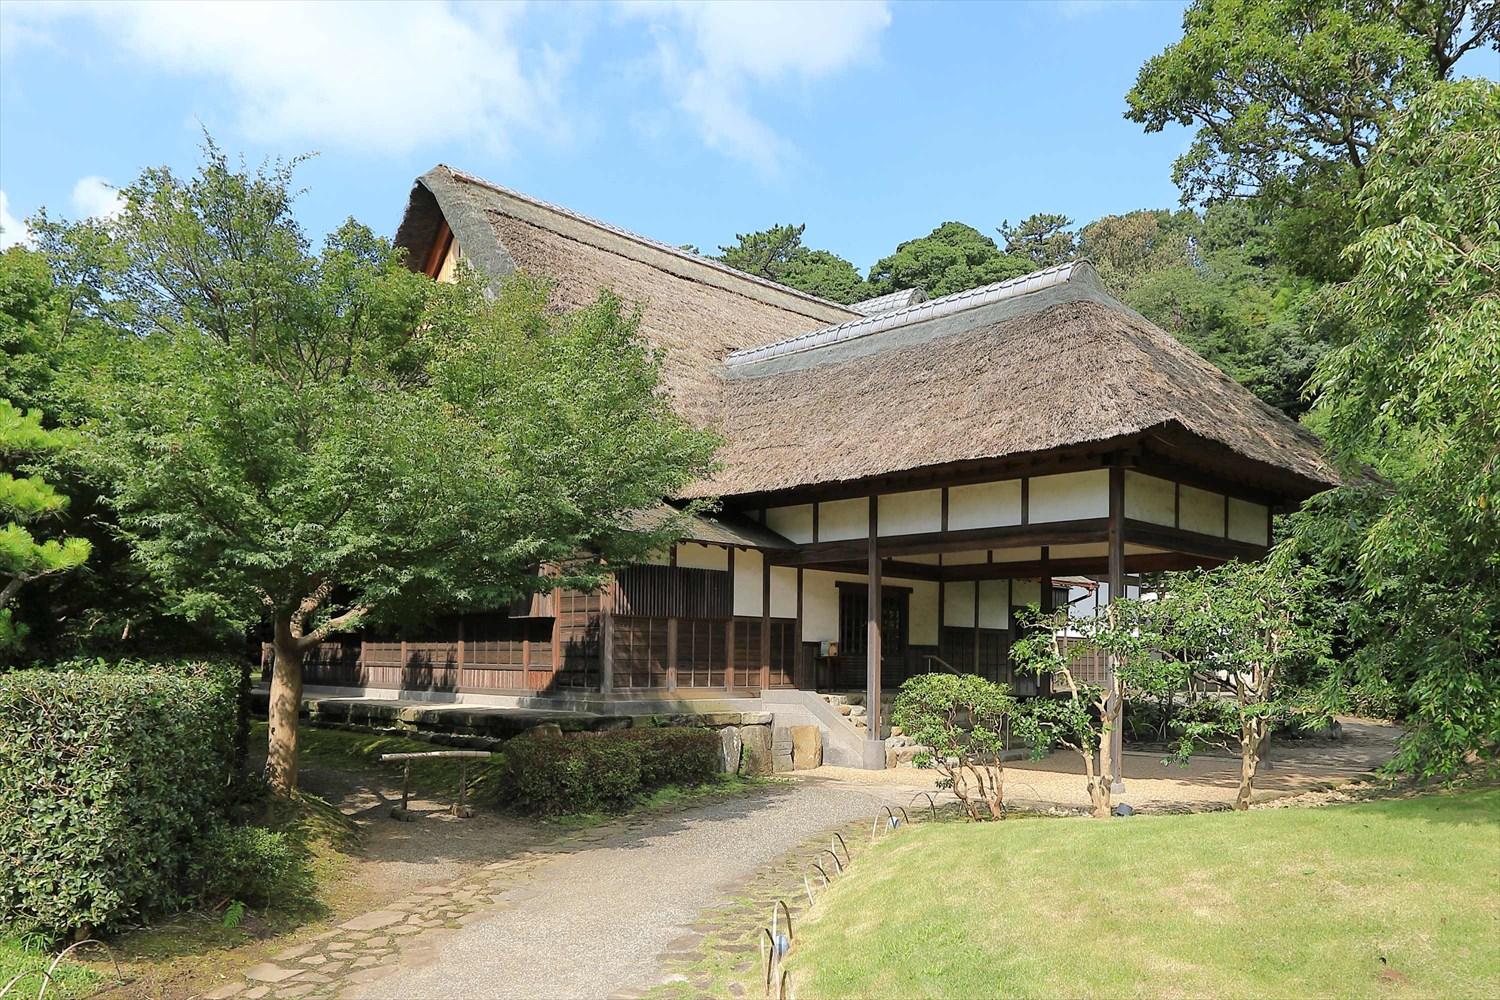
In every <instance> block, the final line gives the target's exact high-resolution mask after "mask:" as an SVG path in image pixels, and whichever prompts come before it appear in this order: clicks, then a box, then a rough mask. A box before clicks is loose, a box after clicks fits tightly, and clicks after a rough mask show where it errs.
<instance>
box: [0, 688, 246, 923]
mask: <svg viewBox="0 0 1500 1000" xmlns="http://www.w3.org/2000/svg"><path fill="white" fill-rule="evenodd" d="M126 669H127V670H128V671H129V672H128V673H110V672H106V671H105V670H103V669H89V670H74V671H67V672H55V671H47V670H27V671H20V672H17V673H11V674H5V675H0V920H3V921H4V922H5V923H6V924H8V925H9V926H10V927H11V928H13V929H15V930H18V931H21V932H23V933H28V934H42V935H47V936H51V937H55V938H56V937H63V936H65V935H68V934H70V933H75V932H91V931H94V930H100V929H108V928H110V927H114V926H118V925H119V924H121V923H122V922H123V921H126V920H128V919H130V918H132V917H136V916H138V915H140V914H143V913H147V912H150V911H154V910H158V909H162V908H165V907H168V906H171V905H173V904H175V903H177V902H180V901H181V895H180V894H181V891H182V889H181V887H182V886H183V885H184V883H185V882H186V881H187V876H188V874H189V871H190V868H191V864H192V861H193V856H194V853H195V851H196V849H197V847H198V842H199V840H200V839H201V838H202V837H203V836H204V835H205V834H206V833H207V832H208V831H210V830H212V829H214V828H216V827H217V826H218V825H219V824H221V823H222V822H223V815H224V810H225V806H226V801H227V798H228V793H229V790H230V781H231V777H232V774H233V767H232V760H233V754H234V729H235V711H236V705H235V694H234V687H233V684H232V683H230V682H227V681H226V678H225V677H224V676H223V672H222V671H220V670H218V669H215V668H213V667H212V666H204V667H202V668H201V669H197V670H194V669H193V668H188V667H183V666H181V665H173V666H163V667H161V668H159V669H154V668H148V667H146V666H144V665H141V664H130V665H128V666H127V667H126Z"/></svg>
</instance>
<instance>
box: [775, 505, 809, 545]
mask: <svg viewBox="0 0 1500 1000" xmlns="http://www.w3.org/2000/svg"><path fill="white" fill-rule="evenodd" d="M766 527H768V528H770V529H771V530H772V531H774V532H777V533H778V534H780V535H782V536H784V537H786V538H789V539H791V540H792V541H794V542H799V543H804V544H805V543H807V542H810V541H812V540H813V505H812V504H810V503H804V504H798V505H797V506H795V507H769V508H767V509H766Z"/></svg>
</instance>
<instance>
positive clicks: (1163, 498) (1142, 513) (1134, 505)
mask: <svg viewBox="0 0 1500 1000" xmlns="http://www.w3.org/2000/svg"><path fill="white" fill-rule="evenodd" d="M1125 516H1126V517H1128V518H1132V519H1134V520H1136V521H1149V522H1151V523H1152V524H1164V525H1166V526H1167V527H1169V528H1170V527H1171V526H1172V525H1174V524H1176V523H1177V522H1176V518H1177V487H1176V484H1174V483H1171V482H1168V481H1167V480H1165V479H1158V478H1156V477H1155V476H1148V475H1146V474H1145V473H1142V472H1135V471H1132V470H1130V469H1126V470H1125Z"/></svg>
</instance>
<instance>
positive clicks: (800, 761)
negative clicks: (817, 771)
mask: <svg viewBox="0 0 1500 1000" xmlns="http://www.w3.org/2000/svg"><path fill="white" fill-rule="evenodd" d="M791 728H792V767H793V768H795V769H796V770H798V771H806V770H809V769H811V768H814V767H820V766H822V764H823V731H822V730H821V729H819V728H818V727H817V726H792V727H791Z"/></svg>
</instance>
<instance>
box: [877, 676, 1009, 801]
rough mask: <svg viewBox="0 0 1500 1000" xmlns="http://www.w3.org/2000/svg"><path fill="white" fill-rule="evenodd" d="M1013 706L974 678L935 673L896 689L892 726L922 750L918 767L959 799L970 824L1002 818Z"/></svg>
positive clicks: (1001, 689)
mask: <svg viewBox="0 0 1500 1000" xmlns="http://www.w3.org/2000/svg"><path fill="white" fill-rule="evenodd" d="M1015 711H1016V700H1015V698H1014V697H1012V696H1011V693H1010V690H1009V689H1008V688H1006V687H1005V686H1004V685H1001V684H996V683H995V682H994V681H991V680H987V679H985V678H983V677H979V676H976V675H974V674H962V675H959V674H948V673H935V674H924V675H921V676H918V677H912V678H910V679H909V680H907V681H906V682H905V683H904V684H902V685H901V693H900V694H899V695H897V696H896V703H895V704H894V705H893V706H892V708H891V721H892V722H893V723H895V724H896V725H898V726H900V727H901V730H902V732H904V733H905V734H906V735H907V736H910V737H911V738H912V739H914V740H916V741H917V744H918V745H919V746H922V747H926V748H927V749H926V750H924V751H922V752H921V753H919V754H917V756H916V758H915V759H914V760H915V763H916V765H917V766H918V767H930V768H933V769H935V770H936V771H937V772H938V774H939V776H940V777H939V778H938V783H937V787H939V788H947V789H951V790H952V791H953V794H954V795H956V796H957V797H958V802H959V805H960V806H962V808H963V810H964V812H965V813H967V814H968V816H969V818H970V819H971V820H977V819H980V818H982V817H981V813H980V808H981V807H983V808H985V809H986V810H987V811H988V813H989V818H990V819H1004V818H1005V764H1004V761H1003V759H1002V757H1001V754H1002V753H1003V752H1004V750H1005V739H1006V729H1007V727H1008V726H1009V723H1010V719H1011V716H1012V715H1014V714H1015Z"/></svg>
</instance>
